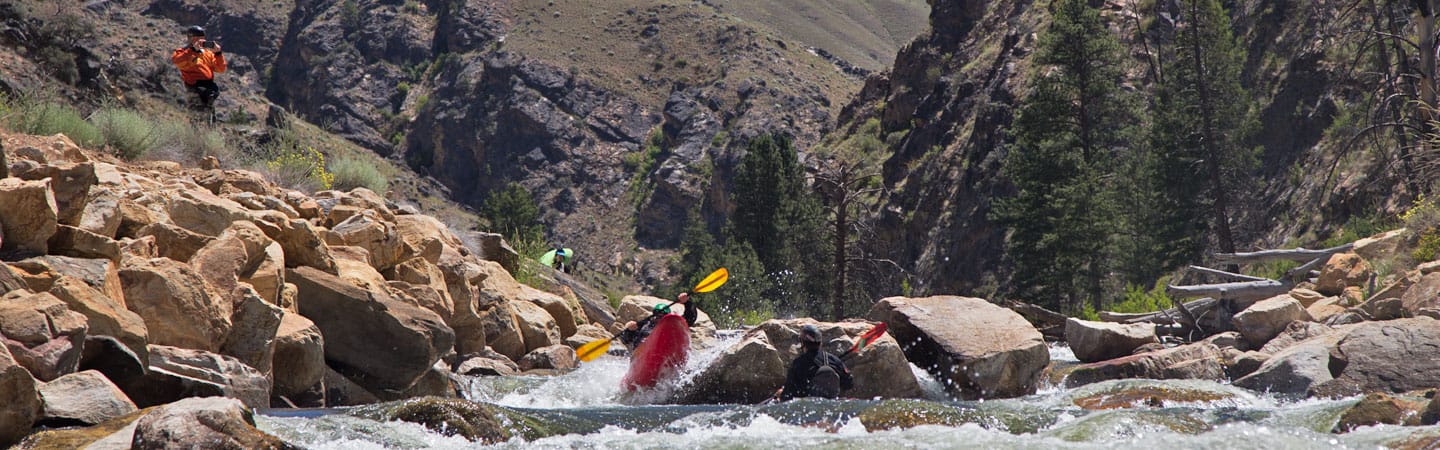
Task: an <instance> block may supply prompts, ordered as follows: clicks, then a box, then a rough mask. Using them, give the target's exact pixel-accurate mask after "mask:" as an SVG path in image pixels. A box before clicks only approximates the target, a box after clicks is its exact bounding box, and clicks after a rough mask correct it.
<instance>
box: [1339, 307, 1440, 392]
mask: <svg viewBox="0 0 1440 450" xmlns="http://www.w3.org/2000/svg"><path fill="white" fill-rule="evenodd" d="M1437 348H1440V321H1436V320H1435V319H1432V318H1429V317H1417V318H1413V319H1400V320H1392V321H1385V322H1366V323H1362V324H1358V325H1355V326H1354V327H1352V328H1349V329H1347V330H1346V332H1345V336H1344V337H1343V338H1341V339H1340V340H1338V341H1337V342H1336V343H1335V345H1334V347H1332V348H1331V350H1330V353H1329V356H1330V361H1329V364H1328V366H1329V367H1330V370H1331V372H1332V373H1333V374H1334V375H1335V378H1334V379H1333V380H1330V381H1325V382H1322V383H1321V384H1320V385H1318V386H1314V387H1313V388H1312V389H1311V392H1310V393H1311V394H1312V395H1324V396H1330V397H1340V396H1350V395H1355V394H1359V393H1363V392H1377V391H1384V392H1406V391H1414V390H1419V389H1432V388H1437V387H1440V359H1437V358H1435V349H1437Z"/></svg>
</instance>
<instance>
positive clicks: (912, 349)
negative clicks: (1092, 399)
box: [868, 296, 1050, 399]
mask: <svg viewBox="0 0 1440 450" xmlns="http://www.w3.org/2000/svg"><path fill="white" fill-rule="evenodd" d="M868 318H869V319H870V320H876V321H882V322H886V323H887V324H889V327H890V331H889V332H890V334H891V335H893V336H895V339H896V340H897V341H899V342H901V343H903V344H902V346H901V347H902V348H903V349H904V350H905V355H906V357H908V358H909V360H910V361H912V362H914V363H916V364H917V365H919V366H920V367H922V368H924V369H925V370H926V371H928V372H930V374H932V375H934V376H935V378H936V379H938V380H940V381H941V382H942V383H944V384H945V386H946V388H947V389H948V390H949V391H950V392H951V393H952V394H955V395H957V396H959V397H961V398H966V399H975V398H1009V397H1019V396H1023V395H1029V394H1033V393H1035V388H1036V385H1037V383H1038V381H1039V379H1040V373H1041V372H1042V371H1043V370H1044V369H1045V366H1046V365H1048V364H1049V363H1050V351H1049V348H1048V347H1046V346H1045V341H1044V338H1043V337H1042V336H1041V335H1040V332H1039V331H1037V330H1036V329H1035V327H1034V326H1032V325H1030V322H1027V321H1025V318H1023V317H1020V315H1019V314H1016V313H1015V312H1014V311H1011V310H1009V309H1005V308H1002V307H999V306H996V305H993V304H991V303H990V302H987V301H985V300H983V299H978V298H970V297H955V296H936V297H926V298H905V297H890V298H886V299H883V300H881V301H880V302H878V303H876V304H875V306H874V307H872V308H871V309H870V313H869V315H868Z"/></svg>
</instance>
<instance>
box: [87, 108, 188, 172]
mask: <svg viewBox="0 0 1440 450" xmlns="http://www.w3.org/2000/svg"><path fill="white" fill-rule="evenodd" d="M90 122H91V123H93V124H95V126H96V127H98V128H99V129H100V134H101V136H103V138H104V141H105V142H106V143H107V144H109V145H110V147H111V148H112V149H114V151H115V154H116V155H117V156H119V157H121V158H124V159H130V160H133V159H138V158H140V157H142V156H145V154H146V153H148V152H149V151H150V150H151V149H153V148H155V147H156V146H157V145H159V144H160V143H161V142H164V141H165V140H166V138H168V137H169V136H166V134H165V133H163V131H165V130H164V128H163V127H161V126H160V125H159V124H157V123H155V121H153V120H150V118H149V117H146V116H144V115H141V114H140V113H137V112H134V111H131V110H128V109H120V108H105V109H101V110H99V111H96V112H95V114H92V115H91V116H90Z"/></svg>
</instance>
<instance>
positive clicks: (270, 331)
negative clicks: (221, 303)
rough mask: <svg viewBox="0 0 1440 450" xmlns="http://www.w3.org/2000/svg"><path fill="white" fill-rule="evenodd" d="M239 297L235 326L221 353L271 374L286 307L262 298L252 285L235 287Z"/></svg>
mask: <svg viewBox="0 0 1440 450" xmlns="http://www.w3.org/2000/svg"><path fill="white" fill-rule="evenodd" d="M235 291H236V294H235V295H234V297H235V298H236V299H237V301H236V303H235V314H234V315H233V316H231V319H230V320H231V321H232V322H233V324H234V325H233V327H231V328H230V333H229V334H226V335H225V342H224V343H223V344H221V345H220V353H222V354H226V355H230V356H234V357H235V358H236V359H239V360H240V362H243V363H245V364H246V365H249V366H250V367H253V368H255V370H258V371H260V373H263V374H265V375H270V367H271V361H272V360H273V357H274V354H275V336H276V334H277V332H278V330H279V329H280V322H281V318H282V317H283V316H284V314H285V310H283V309H280V307H279V306H275V305H272V304H270V302H266V301H265V300H264V299H261V298H260V295H259V294H256V293H255V290H254V289H250V286H244V285H241V286H240V287H237V288H235Z"/></svg>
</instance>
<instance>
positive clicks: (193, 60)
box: [170, 46, 225, 84]
mask: <svg viewBox="0 0 1440 450" xmlns="http://www.w3.org/2000/svg"><path fill="white" fill-rule="evenodd" d="M170 61H172V62H174V63H175V68H177V69H180V78H181V79H183V80H185V84H195V82H196V81H200V80H211V79H214V78H215V74H217V73H220V72H224V71H225V55H223V54H220V53H215V52H214V51H212V50H210V49H201V50H199V51H196V50H195V49H193V48H190V47H189V46H185V47H180V48H177V49H175V53H174V54H172V55H170Z"/></svg>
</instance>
